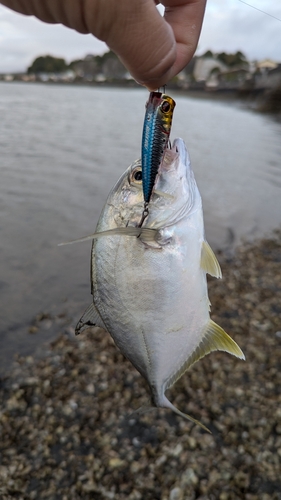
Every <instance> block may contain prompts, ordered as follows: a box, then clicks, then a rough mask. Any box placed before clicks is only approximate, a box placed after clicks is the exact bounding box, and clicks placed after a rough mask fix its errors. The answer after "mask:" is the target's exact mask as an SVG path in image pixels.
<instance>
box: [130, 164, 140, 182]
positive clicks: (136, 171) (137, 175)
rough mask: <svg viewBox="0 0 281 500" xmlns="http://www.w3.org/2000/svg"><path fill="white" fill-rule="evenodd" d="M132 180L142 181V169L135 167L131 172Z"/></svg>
mask: <svg viewBox="0 0 281 500" xmlns="http://www.w3.org/2000/svg"><path fill="white" fill-rule="evenodd" d="M131 181H132V182H141V181H142V171H141V169H140V168H139V167H138V168H135V169H134V170H133V172H132V173H131Z"/></svg>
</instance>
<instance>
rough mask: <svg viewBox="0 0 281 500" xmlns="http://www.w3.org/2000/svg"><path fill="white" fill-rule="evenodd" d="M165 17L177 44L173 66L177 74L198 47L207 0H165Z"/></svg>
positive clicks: (173, 73)
mask: <svg viewBox="0 0 281 500" xmlns="http://www.w3.org/2000/svg"><path fill="white" fill-rule="evenodd" d="M162 3H163V5H165V7H166V8H165V14H164V18H165V20H166V21H167V22H168V23H169V25H170V26H171V28H172V29H173V32H174V36H175V41H176V44H177V55H176V60H175V62H174V64H173V67H172V68H171V74H172V76H175V75H177V74H178V73H179V72H180V71H181V70H182V69H183V68H184V67H185V66H186V65H187V64H188V63H189V61H190V60H191V58H192V57H193V55H194V52H195V50H196V48H197V44H198V40H199V36H200V32H201V28H202V23H203V18H204V13H205V7H206V0H163V2H162Z"/></svg>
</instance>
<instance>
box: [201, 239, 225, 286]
mask: <svg viewBox="0 0 281 500" xmlns="http://www.w3.org/2000/svg"><path fill="white" fill-rule="evenodd" d="M200 266H201V268H202V269H204V271H206V273H208V274H210V275H211V276H215V278H222V273H221V268H220V265H219V262H218V259H217V258H216V256H215V254H214V252H213V250H212V249H211V247H210V245H209V243H207V241H203V243H202V249H201V262H200Z"/></svg>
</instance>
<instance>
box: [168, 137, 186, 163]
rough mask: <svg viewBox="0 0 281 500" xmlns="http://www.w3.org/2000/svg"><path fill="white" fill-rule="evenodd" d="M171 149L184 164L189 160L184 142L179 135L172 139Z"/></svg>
mask: <svg viewBox="0 0 281 500" xmlns="http://www.w3.org/2000/svg"><path fill="white" fill-rule="evenodd" d="M172 151H174V152H175V153H178V155H179V157H180V160H181V162H182V163H183V164H184V165H187V163H188V161H189V157H188V152H187V149H186V145H185V142H184V140H183V139H181V138H180V137H178V138H177V139H174V142H173V145H172Z"/></svg>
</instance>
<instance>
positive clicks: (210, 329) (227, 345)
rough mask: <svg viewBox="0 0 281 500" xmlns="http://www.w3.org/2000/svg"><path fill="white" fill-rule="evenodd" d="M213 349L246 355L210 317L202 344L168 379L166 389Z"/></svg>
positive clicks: (239, 356) (241, 357)
mask: <svg viewBox="0 0 281 500" xmlns="http://www.w3.org/2000/svg"><path fill="white" fill-rule="evenodd" d="M212 351H225V352H228V353H229V354H233V356H236V357H237V358H240V359H243V360H245V356H244V354H243V352H242V351H241V349H240V347H239V346H238V344H236V342H235V341H234V340H233V339H232V338H231V337H230V336H229V335H228V334H227V333H226V332H225V331H224V330H223V329H222V328H221V327H220V326H219V325H217V324H216V323H215V322H214V321H212V320H211V319H210V321H209V323H208V325H207V328H206V332H205V334H204V336H203V338H202V339H201V342H200V344H199V345H198V346H197V347H196V349H195V350H194V351H193V353H192V354H191V356H189V358H188V359H187V360H186V361H185V363H183V365H182V366H181V367H180V368H179V369H178V370H177V371H176V372H175V373H174V375H172V376H171V377H170V378H169V379H168V381H167V383H166V389H168V388H169V387H171V386H172V385H173V384H174V383H175V382H176V381H177V380H178V379H179V378H180V377H181V376H182V375H183V374H184V373H185V372H186V370H188V368H190V367H191V366H192V365H193V364H194V363H196V362H197V361H199V359H201V358H204V356H206V355H207V354H209V353H210V352H212Z"/></svg>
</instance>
